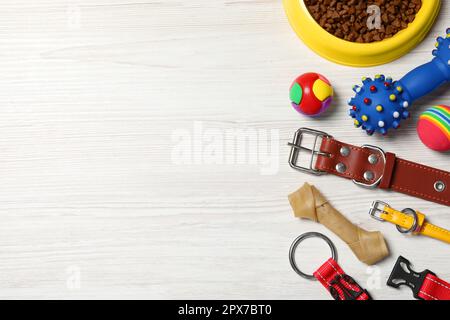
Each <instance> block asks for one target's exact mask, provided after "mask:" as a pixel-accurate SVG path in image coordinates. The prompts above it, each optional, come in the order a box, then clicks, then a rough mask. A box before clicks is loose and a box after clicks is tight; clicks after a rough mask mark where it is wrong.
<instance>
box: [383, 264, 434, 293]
mask: <svg viewBox="0 0 450 320" xmlns="http://www.w3.org/2000/svg"><path fill="white" fill-rule="evenodd" d="M428 274H433V275H434V273H433V272H431V271H430V270H428V269H427V270H424V271H422V272H420V273H419V272H416V271H414V270H413V269H412V268H411V262H409V261H408V260H407V259H406V258H404V257H402V256H399V257H398V259H397V262H396V263H395V265H394V269H393V270H392V272H391V275H390V276H389V279H388V281H387V285H388V286H390V287H394V288H398V287H400V286H402V285H405V286H407V287H409V288H410V289H411V290H412V292H413V294H414V298H416V299H421V298H420V297H419V292H420V289H421V287H422V284H423V282H424V281H425V277H426V276H427V275H428Z"/></svg>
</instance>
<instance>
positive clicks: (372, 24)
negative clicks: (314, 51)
mask: <svg viewBox="0 0 450 320" xmlns="http://www.w3.org/2000/svg"><path fill="white" fill-rule="evenodd" d="M305 4H306V6H307V8H308V10H309V12H310V14H311V15H312V16H313V18H314V19H315V20H316V21H317V22H318V23H319V24H320V26H321V27H322V28H324V29H325V30H327V31H328V32H329V33H331V34H333V35H335V36H336V37H339V38H341V39H344V40H347V41H352V42H359V43H369V42H374V41H380V40H383V39H386V38H390V37H392V36H393V35H395V34H396V33H397V32H399V31H400V30H402V29H405V28H407V27H408V24H409V23H411V22H413V21H414V19H415V17H416V14H417V12H419V10H420V8H421V7H422V0H344V1H338V0H305Z"/></svg>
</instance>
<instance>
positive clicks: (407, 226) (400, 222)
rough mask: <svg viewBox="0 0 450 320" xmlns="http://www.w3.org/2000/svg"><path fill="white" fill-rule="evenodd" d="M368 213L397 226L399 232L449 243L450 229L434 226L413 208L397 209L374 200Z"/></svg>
mask: <svg viewBox="0 0 450 320" xmlns="http://www.w3.org/2000/svg"><path fill="white" fill-rule="evenodd" d="M369 214H370V216H371V217H372V218H374V219H376V220H379V221H388V222H390V223H392V224H395V225H396V226H397V229H398V230H399V231H400V232H401V233H411V234H413V235H423V236H427V237H430V238H434V239H437V240H441V241H444V242H446V243H450V231H449V230H446V229H444V228H441V227H438V226H435V225H433V224H431V223H429V222H427V220H426V219H425V215H424V214H423V213H421V212H419V211H416V210H413V209H409V208H407V209H403V210H402V211H397V210H395V209H393V208H392V207H391V206H389V205H388V204H387V203H385V202H382V201H374V202H373V203H372V207H371V208H370V211H369Z"/></svg>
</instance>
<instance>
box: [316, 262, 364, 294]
mask: <svg viewBox="0 0 450 320" xmlns="http://www.w3.org/2000/svg"><path fill="white" fill-rule="evenodd" d="M314 277H315V278H316V279H317V280H319V281H320V283H321V284H322V285H323V286H324V287H325V288H326V289H327V290H328V291H329V292H330V293H331V296H332V297H333V298H334V300H370V297H369V294H368V293H367V290H364V289H363V288H361V287H360V286H359V284H357V283H356V281H355V280H353V278H352V277H350V276H349V275H347V274H345V272H344V271H343V270H342V268H341V267H340V266H339V265H338V263H337V262H336V260H334V259H333V258H330V259H328V260H327V261H326V262H325V263H324V264H323V265H322V266H321V267H320V268H319V269H317V270H316V272H314Z"/></svg>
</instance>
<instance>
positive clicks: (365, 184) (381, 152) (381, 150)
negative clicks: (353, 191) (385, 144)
mask: <svg viewBox="0 0 450 320" xmlns="http://www.w3.org/2000/svg"><path fill="white" fill-rule="evenodd" d="M361 147H362V148H365V149H370V150H374V151H378V153H380V154H381V157H382V158H383V163H384V165H385V166H386V154H385V152H384V150H383V149H381V148H379V147H376V146H372V145H370V144H364V145H362V146H361ZM383 176H384V169H383V174H382V175H381V176H380V177H379V178H378V179H377V181H375V182H374V183H372V184H367V183H364V182H360V181H356V180H355V179H353V180H352V181H353V183H354V184H357V185H358V186H361V187H365V188H376V187H377V186H378V185H379V184H380V182H381V180H382V179H383Z"/></svg>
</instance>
